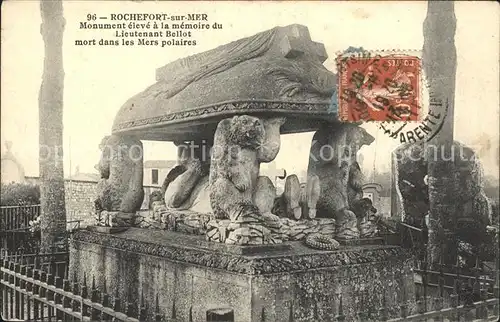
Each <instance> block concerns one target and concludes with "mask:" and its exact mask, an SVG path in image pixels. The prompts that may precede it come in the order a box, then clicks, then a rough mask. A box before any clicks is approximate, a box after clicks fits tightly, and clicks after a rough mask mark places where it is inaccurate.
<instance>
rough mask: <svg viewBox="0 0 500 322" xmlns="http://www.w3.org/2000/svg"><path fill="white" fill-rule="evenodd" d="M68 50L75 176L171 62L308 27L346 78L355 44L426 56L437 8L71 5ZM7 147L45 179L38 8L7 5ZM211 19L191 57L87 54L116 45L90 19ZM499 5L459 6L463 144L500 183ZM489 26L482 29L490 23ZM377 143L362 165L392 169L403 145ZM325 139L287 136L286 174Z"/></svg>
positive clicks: (458, 108)
mask: <svg viewBox="0 0 500 322" xmlns="http://www.w3.org/2000/svg"><path fill="white" fill-rule="evenodd" d="M63 3H64V16H65V19H66V27H65V32H64V43H63V46H64V47H63V55H64V58H63V61H64V70H65V82H64V112H63V113H64V167H65V175H66V176H68V175H69V174H70V172H74V170H75V168H76V166H79V168H80V171H81V172H94V171H95V170H94V165H95V164H96V163H97V161H98V160H99V155H100V151H99V149H98V145H99V142H100V141H101V139H102V137H103V136H105V135H109V134H110V132H111V126H112V123H113V120H114V117H115V115H116V113H117V112H118V110H119V108H120V107H121V106H122V105H123V104H124V103H125V101H126V100H127V99H128V98H130V97H132V96H133V95H135V94H137V93H139V92H141V91H143V90H144V89H145V88H146V87H148V86H149V85H151V84H153V83H154V82H155V70H156V68H159V67H162V66H164V65H166V64H167V63H169V62H171V61H174V60H176V59H178V58H182V57H185V56H188V55H192V54H195V53H199V52H203V51H206V50H209V49H212V48H215V47H217V46H219V45H223V44H226V43H228V42H231V41H233V40H236V39H239V38H243V37H247V36H251V35H254V34H256V33H258V32H261V31H264V30H267V29H271V28H273V27H275V26H285V25H289V24H295V23H298V24H302V25H305V26H307V27H308V28H309V32H310V34H311V38H312V40H313V41H317V42H321V43H323V44H324V45H325V48H326V51H327V53H328V55H329V58H328V60H327V61H326V62H325V63H324V65H325V67H326V68H328V69H329V70H331V71H333V72H336V70H335V64H334V58H335V55H336V53H337V52H339V51H342V50H345V49H346V48H348V47H349V46H354V47H360V46H361V47H363V48H364V49H371V50H380V49H386V50H387V49H417V50H420V49H421V48H422V45H423V31H422V30H423V29H422V23H423V21H424V19H425V15H426V10H427V5H426V2H423V1H416V2H409V1H405V2H386V3H381V2H377V3H372V2H356V1H349V2H324V3H322V2H305V1H300V2H286V1H281V2H273V3H267V2H266V3H263V2H239V3H234V2H219V3H213V2H210V3H208V2H195V3H192V2H191V3H185V2H180V1H175V2H148V1H142V2H129V1H120V2H118V1H100V2H96V1H85V2H83V1H64V2H63ZM2 6H3V8H2V17H1V18H2V19H1V24H2V26H1V27H2V33H1V37H2V46H1V55H2V57H1V58H2V59H1V141H2V153H4V150H5V148H4V142H6V141H11V142H12V152H13V153H14V155H15V156H16V157H17V159H18V160H19V161H20V162H21V163H22V164H23V165H24V168H25V173H26V175H28V176H37V175H38V91H39V88H40V83H41V75H42V67H43V57H44V52H43V41H42V37H41V35H40V23H41V17H40V8H39V2H38V1H30V0H18V1H4V2H3V3H2ZM134 12H135V13H158V12H165V13H169V14H186V13H206V14H208V18H209V21H210V22H212V23H213V22H218V23H220V24H222V25H223V27H222V29H219V30H206V31H197V32H196V35H197V36H196V40H197V45H196V46H190V47H165V48H161V47H140V46H132V47H125V46H119V47H102V46H87V47H82V46H76V45H75V40H77V39H93V38H97V39H100V38H104V39H113V36H112V32H111V31H109V30H80V29H79V25H80V22H81V21H86V18H87V15H88V14H96V15H97V16H109V15H110V14H112V13H115V14H119V13H134ZM499 13H500V12H499V6H498V5H497V4H496V3H495V2H483V3H472V2H458V3H456V4H455V14H456V17H457V30H456V36H455V44H456V48H457V77H456V98H455V120H454V124H455V133H454V135H455V139H456V140H459V141H461V142H463V143H465V144H468V145H472V146H474V148H475V149H476V150H477V151H479V152H480V156H481V158H482V161H483V165H484V168H485V170H486V172H487V173H488V174H491V175H495V176H497V177H498V150H497V147H498V145H499V143H498V136H499V133H498V131H499V129H498V128H499V105H500V102H499V89H500V88H499V77H498V75H499V61H498V59H499V46H498V43H499V42H500V39H499V30H500V28H499V27H500V26H499V17H500V15H499ZM478 17H480V19H478ZM365 127H366V128H367V130H368V131H369V132H370V133H371V134H372V135H373V136H374V137H375V139H376V140H375V142H374V143H373V144H372V145H370V146H368V147H364V148H363V149H362V150H361V153H362V154H363V164H362V167H363V169H364V171H365V172H366V173H367V174H368V175H370V173H372V172H373V169H375V168H376V169H377V170H379V171H386V170H389V169H390V152H391V151H392V150H393V149H394V148H396V147H397V146H398V142H397V141H395V140H393V139H390V138H388V137H387V135H385V134H383V132H381V130H378V129H377V128H376V127H375V126H373V125H370V126H368V125H366V126H365ZM312 135H313V133H302V134H290V135H284V136H282V146H281V150H280V153H279V154H278V157H277V158H276V164H277V165H278V167H282V168H285V169H286V170H287V173H294V172H296V173H298V172H300V171H302V170H304V169H305V168H307V161H308V153H309V148H310V145H311V139H312ZM144 153H145V160H153V159H175V158H176V152H175V147H174V146H173V145H172V144H171V143H165V142H161V143H159V142H149V141H145V142H144Z"/></svg>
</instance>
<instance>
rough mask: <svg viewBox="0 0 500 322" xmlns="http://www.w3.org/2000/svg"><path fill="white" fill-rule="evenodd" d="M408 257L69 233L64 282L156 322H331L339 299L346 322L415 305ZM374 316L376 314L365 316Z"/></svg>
mask: <svg viewBox="0 0 500 322" xmlns="http://www.w3.org/2000/svg"><path fill="white" fill-rule="evenodd" d="M411 263H412V261H411V259H410V256H409V254H408V253H406V252H405V251H404V250H403V249H401V248H399V247H396V246H386V245H363V246H355V245H353V246H341V247H340V249H338V250H335V251H320V250H313V249H310V248H308V247H307V246H305V245H304V244H303V243H302V242H286V243H283V244H279V245H261V246H235V245H225V244H220V243H213V242H207V241H206V240H205V239H204V237H203V236H195V235H185V234H180V233H175V232H170V231H155V230H146V229H141V228H130V229H128V230H127V231H124V232H119V233H116V234H105V233H99V232H96V231H90V230H80V231H78V232H76V233H75V234H74V236H73V239H72V241H71V258H70V276H73V274H75V273H76V275H77V276H78V277H79V278H82V277H83V274H84V273H86V275H87V280H92V277H94V278H95V281H96V285H97V286H98V287H102V286H103V284H104V280H106V287H107V290H108V292H109V293H112V294H115V293H116V291H117V290H118V294H119V295H120V298H122V299H123V300H127V301H129V302H136V301H138V299H139V298H140V295H141V293H143V294H144V297H145V299H146V301H147V302H148V303H149V307H150V311H151V312H150V313H151V314H152V311H153V310H154V303H155V298H156V296H157V295H158V302H159V307H160V311H161V313H162V314H163V315H164V317H165V318H166V319H172V318H175V319H177V320H179V321H189V316H190V314H191V316H192V320H193V321H206V320H207V312H208V314H213V312H218V311H221V312H222V311H224V312H226V314H229V315H228V316H230V315H231V314H230V313H227V312H230V311H231V310H232V312H233V313H234V321H238V322H247V321H248V322H250V321H252V322H253V321H259V322H261V321H276V322H278V321H333V320H334V319H335V316H336V315H337V314H338V312H339V302H340V301H339V294H340V293H341V294H342V309H343V314H344V315H345V320H346V321H353V320H357V319H358V313H359V312H361V311H363V312H367V311H369V310H371V311H372V312H373V313H374V314H378V310H379V309H380V307H381V304H382V302H383V298H382V297H383V290H384V289H385V303H386V307H387V311H388V315H389V316H390V317H391V316H396V315H398V313H399V305H401V304H402V303H403V301H404V302H407V304H409V307H410V308H411V307H412V306H413V303H414V301H415V298H414V282H413V272H412V270H411ZM375 316H376V315H375Z"/></svg>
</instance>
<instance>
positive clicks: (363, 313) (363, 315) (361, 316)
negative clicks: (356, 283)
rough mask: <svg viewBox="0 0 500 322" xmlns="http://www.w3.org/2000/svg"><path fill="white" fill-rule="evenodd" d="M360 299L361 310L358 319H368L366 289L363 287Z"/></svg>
mask: <svg viewBox="0 0 500 322" xmlns="http://www.w3.org/2000/svg"><path fill="white" fill-rule="evenodd" d="M360 295H361V296H360V301H359V310H358V319H359V320H360V321H366V320H367V319H368V314H367V313H366V311H365V290H364V289H362V290H361V291H360Z"/></svg>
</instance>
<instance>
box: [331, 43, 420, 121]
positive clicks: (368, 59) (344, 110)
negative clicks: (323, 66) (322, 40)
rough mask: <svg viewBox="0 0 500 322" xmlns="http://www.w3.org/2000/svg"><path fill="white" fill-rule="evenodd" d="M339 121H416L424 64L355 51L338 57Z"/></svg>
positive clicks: (401, 56) (414, 58) (404, 57)
mask: <svg viewBox="0 0 500 322" xmlns="http://www.w3.org/2000/svg"><path fill="white" fill-rule="evenodd" d="M337 67H338V72H339V86H338V105H339V119H340V120H341V121H343V122H357V121H383V122H384V121H417V120H419V118H420V110H421V97H420V86H421V84H420V82H421V61H420V58H419V57H417V56H411V55H406V54H396V53H384V52H381V53H372V52H367V51H364V52H354V53H345V54H341V55H339V56H338V57H337Z"/></svg>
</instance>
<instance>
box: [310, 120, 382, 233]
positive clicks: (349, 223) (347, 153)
mask: <svg viewBox="0 0 500 322" xmlns="http://www.w3.org/2000/svg"><path fill="white" fill-rule="evenodd" d="M373 141H374V138H373V137H372V136H371V135H370V134H368V133H367V132H366V130H365V129H363V128H361V127H359V126H358V125H356V124H352V123H340V124H336V125H330V126H325V127H323V128H321V129H320V130H318V131H317V132H316V133H315V134H314V136H313V142H312V146H311V151H310V156H309V166H308V173H307V175H308V176H313V175H317V176H318V177H319V178H320V186H321V189H320V191H321V195H320V197H319V200H318V203H317V207H316V208H317V216H318V217H334V218H335V219H336V221H337V225H338V231H337V234H338V236H339V237H340V238H354V237H358V236H359V232H357V229H356V228H355V227H356V224H355V223H356V216H355V215H354V213H353V212H352V211H351V206H352V205H351V204H353V203H354V202H355V200H359V199H361V198H362V190H361V187H362V184H363V179H362V173H361V169H360V168H359V164H358V163H357V160H356V155H357V153H358V151H359V149H360V148H361V147H362V146H363V145H369V144H371V143H372V142H373Z"/></svg>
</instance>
